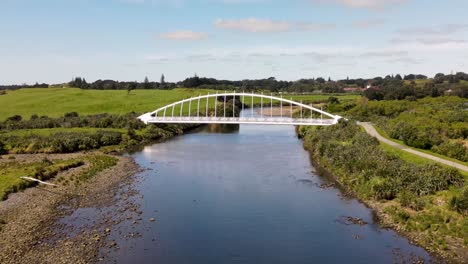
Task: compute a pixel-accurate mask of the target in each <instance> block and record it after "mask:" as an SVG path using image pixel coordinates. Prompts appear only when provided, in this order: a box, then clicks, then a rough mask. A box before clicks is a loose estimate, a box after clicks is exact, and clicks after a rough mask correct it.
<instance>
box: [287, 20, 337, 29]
mask: <svg viewBox="0 0 468 264" xmlns="http://www.w3.org/2000/svg"><path fill="white" fill-rule="evenodd" d="M295 28H296V29H298V30H304V31H317V30H326V29H335V28H336V25H335V24H318V23H304V22H301V23H297V24H296V25H295Z"/></svg>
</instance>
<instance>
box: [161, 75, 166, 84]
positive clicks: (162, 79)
mask: <svg viewBox="0 0 468 264" xmlns="http://www.w3.org/2000/svg"><path fill="white" fill-rule="evenodd" d="M165 83H166V77H164V74H162V75H161V86H163V85H164V84H165Z"/></svg>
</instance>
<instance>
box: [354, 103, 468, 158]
mask: <svg viewBox="0 0 468 264" xmlns="http://www.w3.org/2000/svg"><path fill="white" fill-rule="evenodd" d="M466 109H468V101H467V99H464V98H460V97H455V96H443V97H437V98H431V97H426V98H423V99H419V100H417V101H415V100H401V101H367V100H365V99H362V100H360V101H359V102H358V103H357V104H356V106H355V107H354V108H352V110H350V111H348V112H347V115H348V116H351V117H353V118H355V119H357V120H360V121H371V122H373V123H374V124H376V125H377V127H378V128H380V130H381V132H383V134H384V136H385V135H388V137H390V138H392V139H394V140H396V141H397V142H399V143H404V144H406V145H408V146H410V147H414V148H419V149H423V150H428V151H431V152H435V153H438V154H441V155H444V156H447V157H450V158H453V159H457V160H459V161H462V162H468V151H467V141H466V139H467V138H468V111H467V110H466Z"/></svg>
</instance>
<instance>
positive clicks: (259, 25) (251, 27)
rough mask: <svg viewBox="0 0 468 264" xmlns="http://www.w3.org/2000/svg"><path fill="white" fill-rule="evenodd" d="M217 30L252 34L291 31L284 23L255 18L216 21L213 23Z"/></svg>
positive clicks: (288, 24)
mask: <svg viewBox="0 0 468 264" xmlns="http://www.w3.org/2000/svg"><path fill="white" fill-rule="evenodd" d="M214 25H215V26H216V27H217V28H222V29H230V30H240V31H247V32H252V33H257V32H285V31H290V30H291V25H290V23H288V22H284V21H273V20H268V19H266V20H261V19H257V18H247V19H240V20H226V19H218V20H216V21H215V22H214Z"/></svg>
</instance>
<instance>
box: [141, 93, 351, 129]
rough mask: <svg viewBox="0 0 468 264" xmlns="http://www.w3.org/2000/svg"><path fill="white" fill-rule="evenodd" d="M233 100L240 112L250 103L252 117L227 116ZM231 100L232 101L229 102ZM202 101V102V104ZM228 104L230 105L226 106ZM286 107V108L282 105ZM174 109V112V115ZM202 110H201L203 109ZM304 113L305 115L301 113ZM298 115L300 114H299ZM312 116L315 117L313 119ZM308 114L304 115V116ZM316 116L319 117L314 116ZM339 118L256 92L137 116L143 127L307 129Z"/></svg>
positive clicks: (197, 100) (206, 98)
mask: <svg viewBox="0 0 468 264" xmlns="http://www.w3.org/2000/svg"><path fill="white" fill-rule="evenodd" d="M219 98H221V99H224V100H222V101H221V102H222V106H219V107H220V108H221V109H220V110H221V112H222V115H220V114H218V104H221V103H220V101H219ZM228 98H229V100H232V107H233V108H232V109H234V108H235V107H236V99H237V100H238V101H240V103H241V105H242V110H244V107H245V104H246V102H249V99H250V103H251V106H252V111H251V116H248V115H244V116H241V117H236V116H235V113H234V111H231V112H232V115H231V116H228V115H227V114H226V113H227V111H226V109H227V108H228V107H230V106H231V105H230V104H231V103H230V102H228ZM231 98H232V99H231ZM254 98H259V99H260V104H258V103H257V104H258V105H257V106H258V107H259V108H260V117H258V116H256V115H254V110H253V106H254V105H255V104H254ZM210 99H212V100H214V112H213V113H211V114H210V113H209V105H210ZM202 100H203V102H201V101H202ZM264 100H268V101H269V104H268V105H264ZM274 101H277V102H279V108H280V111H279V113H280V116H273V102H274ZM192 103H196V104H197V111H196V115H194V116H192ZM200 103H203V104H205V105H206V106H205V109H204V113H201V112H200ZM187 104H188V108H187V109H186V110H187V111H184V105H187ZM228 104H229V105H228ZM285 105H286V106H285ZM288 106H289V108H290V109H289V113H288V115H289V116H285V115H284V114H285V113H284V111H283V108H284V107H288ZM293 106H294V107H296V108H297V107H299V109H300V110H299V111H298V116H293ZM176 108H177V113H176ZM264 108H269V110H270V116H265V115H264V111H263V110H264ZM202 110H203V109H202ZM304 111H305V113H304ZM299 112H300V113H299ZM314 113H315V116H314ZM306 114H307V116H306ZM317 115H318V116H317ZM341 118H342V117H341V116H338V115H333V114H330V113H327V112H325V111H323V110H322V109H318V108H315V107H313V106H312V105H306V104H303V103H302V101H301V102H296V101H293V100H292V99H291V100H288V99H284V98H283V96H281V97H275V96H272V95H264V94H255V93H236V92H233V93H221V94H218V93H216V94H208V95H200V96H197V97H192V98H189V99H185V100H181V101H178V102H175V103H172V104H169V105H166V106H164V107H161V108H159V109H156V110H155V111H153V112H149V113H146V114H143V115H141V116H139V117H138V119H140V120H141V121H143V122H144V123H146V124H153V123H154V124H156V123H177V124H184V123H185V124H256V125H308V126H330V125H334V124H336V123H338V121H339V120H340V119H341Z"/></svg>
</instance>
